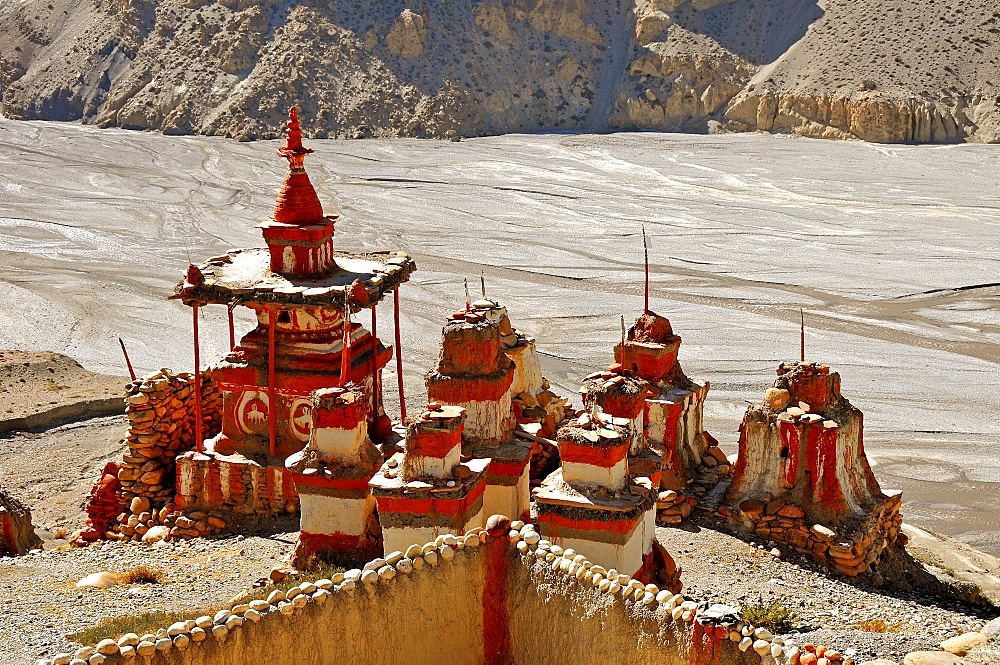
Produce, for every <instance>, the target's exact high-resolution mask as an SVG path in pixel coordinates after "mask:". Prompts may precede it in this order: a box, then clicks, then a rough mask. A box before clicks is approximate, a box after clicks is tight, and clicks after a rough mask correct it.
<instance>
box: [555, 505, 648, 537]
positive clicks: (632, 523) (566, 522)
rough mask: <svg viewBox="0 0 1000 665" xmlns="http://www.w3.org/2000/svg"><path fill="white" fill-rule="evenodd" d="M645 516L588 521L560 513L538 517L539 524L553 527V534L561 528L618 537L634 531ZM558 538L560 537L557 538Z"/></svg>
mask: <svg viewBox="0 0 1000 665" xmlns="http://www.w3.org/2000/svg"><path fill="white" fill-rule="evenodd" d="M642 518H643V516H642V515H641V514H640V515H639V516H638V517H637V518H636V519H631V520H615V519H606V520H586V519H573V518H570V517H563V516H562V515H560V514H558V513H540V514H539V515H538V522H539V523H544V524H549V525H551V528H552V532H553V534H556V533H558V530H559V528H560V527H562V528H567V529H577V530H580V531H603V532H606V533H614V534H617V535H622V536H624V535H628V534H629V533H631V532H632V529H634V528H635V527H636V525H637V524H638V523H639V522H640V521H642ZM557 537H558V536H557ZM624 543H625V540H624V539H622V541H621V542H620V543H617V544H619V545H621V544H624Z"/></svg>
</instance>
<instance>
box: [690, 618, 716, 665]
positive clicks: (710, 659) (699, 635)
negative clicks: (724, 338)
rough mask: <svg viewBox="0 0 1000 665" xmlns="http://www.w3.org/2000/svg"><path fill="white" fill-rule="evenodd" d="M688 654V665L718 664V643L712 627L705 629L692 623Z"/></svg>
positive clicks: (698, 624) (696, 623)
mask: <svg viewBox="0 0 1000 665" xmlns="http://www.w3.org/2000/svg"><path fill="white" fill-rule="evenodd" d="M688 654H689V660H688V662H689V663H690V665H716V664H717V663H718V662H719V656H720V655H721V654H720V641H719V640H718V639H717V638H716V636H715V629H714V627H710V628H706V627H705V626H703V625H701V624H700V623H698V622H697V621H695V622H694V628H693V629H692V632H691V650H690V651H689V652H688Z"/></svg>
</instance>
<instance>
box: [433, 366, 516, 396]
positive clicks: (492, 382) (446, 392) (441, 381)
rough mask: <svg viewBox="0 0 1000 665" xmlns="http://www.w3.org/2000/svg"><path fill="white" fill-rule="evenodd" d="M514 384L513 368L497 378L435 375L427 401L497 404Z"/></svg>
mask: <svg viewBox="0 0 1000 665" xmlns="http://www.w3.org/2000/svg"><path fill="white" fill-rule="evenodd" d="M513 383H514V370H513V368H512V369H511V370H510V371H509V372H507V373H506V374H503V375H501V376H500V377H497V378H488V377H487V378H483V377H474V378H468V379H467V378H463V377H452V376H442V375H435V376H434V377H433V378H432V379H431V380H430V381H429V383H428V385H427V399H428V400H430V401H432V402H444V403H445V404H465V403H467V402H496V401H499V400H500V398H502V397H503V396H504V395H505V394H506V393H507V391H508V390H510V386H511V384H513Z"/></svg>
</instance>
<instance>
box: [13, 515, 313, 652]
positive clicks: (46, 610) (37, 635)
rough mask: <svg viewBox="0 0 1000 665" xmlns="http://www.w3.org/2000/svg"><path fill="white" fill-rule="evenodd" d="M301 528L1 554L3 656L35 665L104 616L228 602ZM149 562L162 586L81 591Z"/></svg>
mask: <svg viewBox="0 0 1000 665" xmlns="http://www.w3.org/2000/svg"><path fill="white" fill-rule="evenodd" d="M296 535H297V534H295V533H278V534H270V535H250V536H247V537H243V536H234V537H229V538H220V539H216V540H198V541H191V542H187V543H178V544H164V545H162V546H155V547H151V546H147V545H142V544H138V543H119V542H108V543H105V544H102V545H97V546H93V547H89V548H82V549H75V548H73V549H70V548H66V547H62V548H57V549H54V550H49V551H45V552H42V553H39V554H29V555H27V556H24V557H21V558H17V559H13V558H9V557H4V558H0V654H2V656H3V657H2V658H0V662H2V665H29V664H30V663H33V662H34V661H35V660H36V659H37V658H39V657H40V656H43V655H51V654H54V653H57V652H60V651H73V650H75V648H76V647H78V646H79V645H72V643H71V642H70V640H69V639H67V638H66V635H69V634H71V633H73V632H74V631H77V630H80V629H81V628H86V627H88V626H91V625H94V624H96V623H97V622H99V621H100V620H101V619H103V618H109V617H117V616H123V615H127V614H142V613H146V612H154V611H180V610H190V611H191V616H192V617H194V616H196V615H197V612H196V610H198V609H202V608H205V609H207V608H209V607H212V606H216V605H223V604H225V603H227V602H228V601H229V600H230V599H231V598H233V597H234V596H236V595H237V594H239V593H240V592H241V591H244V590H245V589H247V588H248V587H250V586H252V585H253V584H254V582H256V581H257V580H258V579H260V578H261V577H266V576H267V574H268V573H269V572H270V570H271V568H272V567H274V565H275V564H277V563H279V562H280V561H282V560H284V559H285V557H286V556H287V555H288V554H289V553H290V551H291V549H292V546H293V543H294V542H295V537H296ZM140 565H145V566H150V567H153V568H160V569H162V570H163V572H164V573H165V581H164V583H163V584H156V585H154V584H137V585H133V586H117V587H112V588H110V589H106V590H99V589H77V588H76V582H77V581H78V580H80V579H81V578H83V577H85V576H87V575H89V574H91V573H96V572H100V571H111V572H123V571H126V570H129V569H132V568H134V567H136V566H140Z"/></svg>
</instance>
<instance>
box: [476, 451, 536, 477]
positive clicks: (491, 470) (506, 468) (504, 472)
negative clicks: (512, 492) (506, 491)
mask: <svg viewBox="0 0 1000 665" xmlns="http://www.w3.org/2000/svg"><path fill="white" fill-rule="evenodd" d="M535 445H537V444H535ZM534 452H535V448H534V446H532V448H531V450H530V451H528V455H526V456H525V458H524V459H523V460H521V461H515V462H504V461H501V460H498V459H494V460H493V461H492V462H490V464H489V466H487V467H486V473H487V475H489V477H490V479H491V480H492V479H495V478H496V477H497V476H502V477H504V478H508V479H511V480H513V481H515V482H512V483H511V484H512V485H514V484H516V479H518V478H520V477H521V474H522V473H524V469H525V467H527V466H528V463H529V462H530V461H531V455H532V453H534ZM490 484H491V485H492V484H497V483H496V482H491V483H490ZM499 484H503V483H499Z"/></svg>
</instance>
